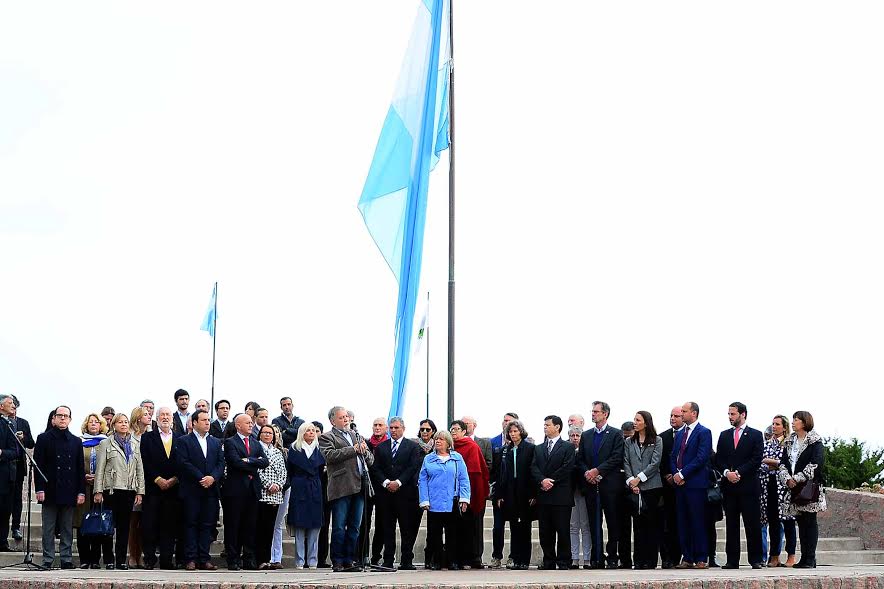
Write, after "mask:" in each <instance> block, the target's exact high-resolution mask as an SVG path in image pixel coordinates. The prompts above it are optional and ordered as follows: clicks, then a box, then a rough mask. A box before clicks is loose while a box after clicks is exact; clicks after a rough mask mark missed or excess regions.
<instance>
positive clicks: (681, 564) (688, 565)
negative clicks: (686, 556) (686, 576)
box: [675, 560, 694, 569]
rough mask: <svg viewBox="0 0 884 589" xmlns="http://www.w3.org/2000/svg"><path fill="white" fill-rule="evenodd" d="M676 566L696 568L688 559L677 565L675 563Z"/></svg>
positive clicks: (678, 567)
mask: <svg viewBox="0 0 884 589" xmlns="http://www.w3.org/2000/svg"><path fill="white" fill-rule="evenodd" d="M675 568H677V569H692V568H694V563H692V562H687V561H685V560H683V561H681V562H680V563H678V564H677V565H675Z"/></svg>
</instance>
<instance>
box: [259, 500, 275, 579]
mask: <svg viewBox="0 0 884 589" xmlns="http://www.w3.org/2000/svg"><path fill="white" fill-rule="evenodd" d="M278 512H279V505H271V504H270V503H258V521H257V523H256V524H255V561H256V562H257V563H258V564H259V565H261V564H264V563H265V562H270V547H271V546H272V545H273V528H274V526H275V525H276V514H277V513H278Z"/></svg>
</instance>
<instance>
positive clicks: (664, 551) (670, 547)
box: [660, 405, 684, 569]
mask: <svg viewBox="0 0 884 589" xmlns="http://www.w3.org/2000/svg"><path fill="white" fill-rule="evenodd" d="M682 414H683V412H682V409H681V405H679V406H678V407H673V408H672V411H671V412H670V413H669V425H670V428H669V429H668V430H666V431H665V432H663V433H662V434H660V439H661V440H663V457H662V458H661V459H660V474H661V475H662V476H663V520H662V524H663V533H662V534H660V561H661V562H662V563H663V568H664V569H671V568H672V567H674V566H675V565H676V564H678V563H679V562H681V544H680V543H679V541H678V513H677V511H676V509H675V484H674V483H673V482H672V446H673V444H674V440H675V435H676V434H677V433H678V432H680V431H681V430H682V428H683V427H684V421H683V420H682Z"/></svg>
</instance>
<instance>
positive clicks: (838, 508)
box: [818, 489, 884, 550]
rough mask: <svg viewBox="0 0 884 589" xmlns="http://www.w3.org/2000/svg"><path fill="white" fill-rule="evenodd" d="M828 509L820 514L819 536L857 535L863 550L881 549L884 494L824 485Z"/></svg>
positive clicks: (883, 548)
mask: <svg viewBox="0 0 884 589" xmlns="http://www.w3.org/2000/svg"><path fill="white" fill-rule="evenodd" d="M826 500H827V502H828V505H829V509H828V510H827V511H825V512H824V513H821V514H819V517H818V521H819V525H820V536H822V537H829V538H835V537H838V538H843V537H851V536H852V537H860V538H862V540H863V544H864V545H865V548H866V550H884V495H881V494H878V493H863V492H860V491H842V490H840V489H826Z"/></svg>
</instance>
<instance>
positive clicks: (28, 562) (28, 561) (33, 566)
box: [0, 416, 49, 571]
mask: <svg viewBox="0 0 884 589" xmlns="http://www.w3.org/2000/svg"><path fill="white" fill-rule="evenodd" d="M3 421H4V422H5V423H6V427H8V428H9V431H11V432H12V437H13V438H15V441H16V443H17V444H18V446H19V448H21V453H22V455H23V456H24V457H25V459H26V461H27V463H28V464H29V465H30V468H28V524H27V526H28V531H27V535H26V536H25V556H24V560H22V561H21V562H20V563H16V564H8V565H5V566H0V569H8V568H12V567H20V566H24V567H25V569H24V570H26V571H29V570H38V571H46V570H49V569H48V568H47V567H44V566H42V565H39V564H37V563H35V562H34V556H33V555H32V554H31V484H32V483H33V479H34V470H36V471H37V474H39V475H40V478H42V479H43V482H44V483H48V482H49V479H47V478H46V475H45V474H43V471H42V470H40V467H39V466H37V463H36V462H34V458H33V456H31V455H30V454H28V452H27V448H25V445H24V444H22V443H21V440H19V439H18V436H17V435H16V432H15V430H14V429H13V427H12V422H10V421H9V419H6V417H5V416H4V417H3Z"/></svg>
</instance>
